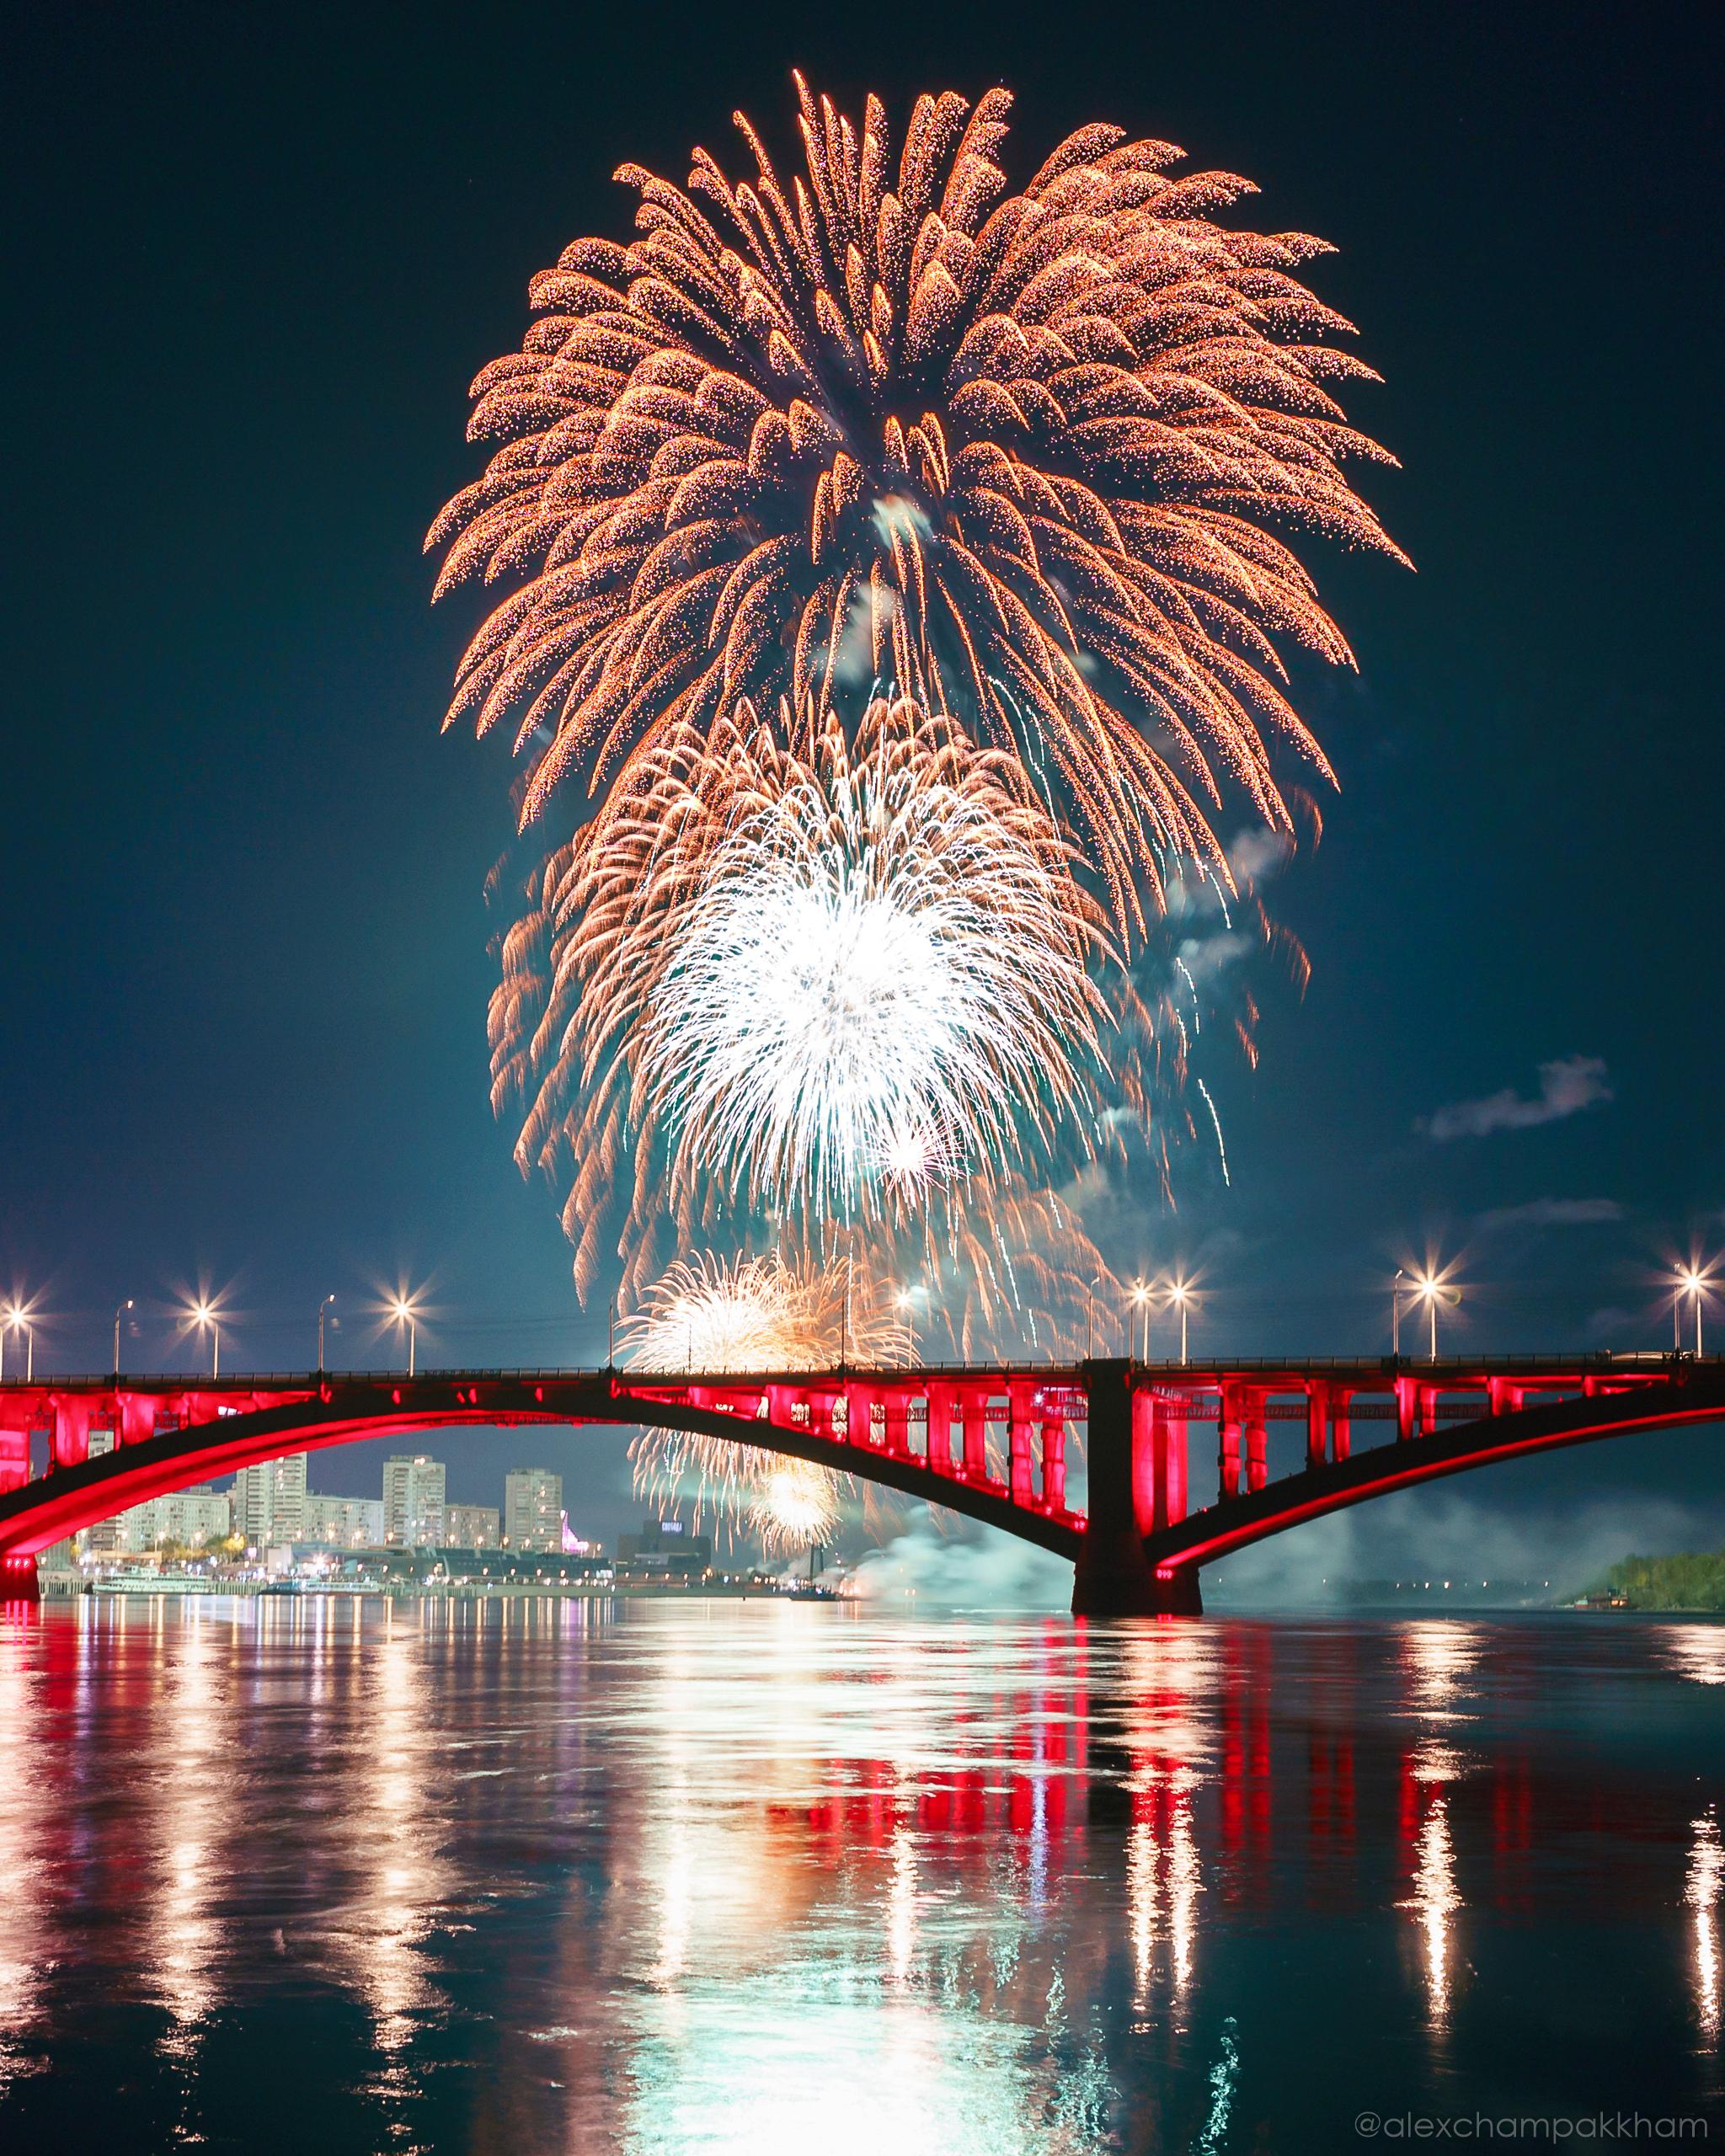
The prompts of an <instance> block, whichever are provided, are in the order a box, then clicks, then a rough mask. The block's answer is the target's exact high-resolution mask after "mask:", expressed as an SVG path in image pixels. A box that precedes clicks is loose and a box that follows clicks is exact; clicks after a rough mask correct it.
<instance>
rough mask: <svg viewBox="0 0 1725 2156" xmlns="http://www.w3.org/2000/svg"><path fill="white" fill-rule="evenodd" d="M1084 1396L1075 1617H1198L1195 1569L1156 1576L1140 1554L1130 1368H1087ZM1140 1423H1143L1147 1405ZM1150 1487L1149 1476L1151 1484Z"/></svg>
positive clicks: (1110, 1364)
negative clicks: (1086, 1415)
mask: <svg viewBox="0 0 1725 2156" xmlns="http://www.w3.org/2000/svg"><path fill="white" fill-rule="evenodd" d="M1084 1380H1085V1385H1086V1389H1087V1391H1088V1393H1089V1396H1090V1421H1089V1444H1088V1446H1087V1454H1088V1465H1089V1488H1090V1502H1089V1511H1090V1524H1089V1527H1088V1529H1087V1530H1086V1533H1085V1536H1084V1541H1083V1545H1082V1547H1081V1549H1080V1550H1079V1553H1078V1562H1077V1564H1076V1566H1075V1568H1074V1571H1073V1575H1072V1614H1073V1615H1074V1616H1075V1617H1199V1616H1202V1615H1203V1614H1204V1604H1203V1600H1202V1598H1201V1597H1200V1595H1199V1588H1198V1568H1197V1566H1195V1565H1183V1566H1178V1567H1169V1568H1168V1572H1169V1576H1168V1577H1167V1578H1166V1579H1163V1578H1160V1577H1158V1576H1157V1574H1156V1572H1154V1571H1153V1570H1152V1569H1151V1564H1150V1561H1149V1560H1148V1559H1147V1558H1146V1556H1145V1554H1144V1533H1143V1529H1141V1528H1140V1525H1139V1521H1138V1509H1139V1508H1138V1495H1137V1493H1138V1490H1139V1488H1140V1487H1141V1486H1142V1484H1143V1482H1144V1480H1145V1478H1144V1477H1142V1476H1140V1475H1139V1474H1138V1473H1137V1472H1136V1465H1137V1463H1136V1461H1135V1456H1134V1455H1135V1451H1136V1445H1135V1435H1136V1429H1135V1425H1136V1424H1137V1423H1138V1422H1139V1420H1140V1417H1139V1413H1138V1411H1137V1407H1136V1403H1135V1399H1134V1396H1133V1390H1132V1382H1131V1365H1130V1364H1129V1363H1127V1362H1126V1361H1124V1359H1120V1360H1115V1359H1110V1360H1108V1361H1095V1362H1087V1363H1086V1364H1085V1365H1084ZM1143 1422H1144V1423H1145V1424H1146V1438H1147V1437H1148V1436H1149V1434H1150V1433H1149V1428H1148V1425H1149V1424H1150V1423H1151V1412H1150V1411H1149V1408H1148V1403H1147V1402H1146V1412H1145V1414H1144V1416H1143ZM1150 1481H1151V1489H1152V1491H1153V1489H1154V1476H1153V1474H1152V1476H1151V1478H1150Z"/></svg>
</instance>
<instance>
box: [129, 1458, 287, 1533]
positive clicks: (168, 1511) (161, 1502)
mask: <svg viewBox="0 0 1725 2156" xmlns="http://www.w3.org/2000/svg"><path fill="white" fill-rule="evenodd" d="M302 1456H303V1455H302ZM135 1509H136V1511H137V1512H138V1513H142V1514H143V1516H144V1517H143V1519H142V1527H143V1530H144V1532H143V1540H142V1545H141V1546H142V1548H144V1549H146V1550H153V1549H154V1548H155V1547H156V1546H157V1545H158V1543H163V1542H177V1543H179V1544H180V1545H183V1546H184V1548H186V1549H194V1548H195V1547H196V1546H197V1545H198V1544H199V1543H200V1542H220V1541H222V1540H223V1539H224V1537H226V1536H227V1534H231V1533H232V1526H233V1499H232V1496H231V1494H230V1493H229V1492H227V1491H226V1490H212V1489H211V1487H210V1486H209V1484H208V1483H207V1482H200V1483H199V1485H198V1486H197V1487H196V1488H195V1489H194V1490H170V1491H169V1492H168V1494H167V1496H166V1497H152V1498H151V1500H150V1502H149V1503H148V1504H147V1505H139V1506H137V1507H136V1508H135Z"/></svg>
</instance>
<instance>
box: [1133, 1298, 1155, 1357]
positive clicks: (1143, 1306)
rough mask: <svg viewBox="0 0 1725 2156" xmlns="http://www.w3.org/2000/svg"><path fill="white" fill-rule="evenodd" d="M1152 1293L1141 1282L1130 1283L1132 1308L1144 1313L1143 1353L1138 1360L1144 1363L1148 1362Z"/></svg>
mask: <svg viewBox="0 0 1725 2156" xmlns="http://www.w3.org/2000/svg"><path fill="white" fill-rule="evenodd" d="M1153 1293H1154V1291H1153V1290H1152V1289H1150V1288H1149V1287H1147V1286H1146V1284H1145V1283H1144V1282H1143V1281H1142V1280H1135V1281H1134V1282H1133V1283H1132V1307H1133V1309H1134V1310H1142V1311H1143V1313H1144V1322H1143V1331H1144V1353H1143V1354H1142V1356H1141V1357H1140V1361H1142V1362H1146V1363H1147V1362H1148V1361H1149V1360H1150V1305H1151V1297H1152V1294H1153Z"/></svg>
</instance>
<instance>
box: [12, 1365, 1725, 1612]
mask: <svg viewBox="0 0 1725 2156" xmlns="http://www.w3.org/2000/svg"><path fill="white" fill-rule="evenodd" d="M1712 1421H1725V1360H1722V1358H1720V1357H1718V1356H1708V1357H1705V1358H1702V1357H1696V1356H1688V1355H1680V1354H1656V1355H1644V1356H1641V1355H1638V1356H1621V1355H1594V1356H1580V1357H1573V1356H1572V1357H1562V1356H1502V1357H1495V1358H1474V1359H1465V1358H1445V1359H1440V1360H1431V1361H1428V1360H1423V1359H1421V1360H1414V1359H1412V1358H1407V1357H1402V1358H1394V1357H1387V1358H1383V1359H1381V1360H1354V1361H1350V1360H1342V1359H1328V1360H1319V1361H1303V1362H1302V1361H1286V1362H1231V1363H1226V1364H1223V1363H1217V1364H1178V1363H1174V1364H1158V1363H1138V1362H1128V1361H1124V1360H1119V1359H1092V1360H1088V1361H1085V1362H1081V1363H1076V1364H1068V1365H1049V1364H1039V1365H1031V1364H1021V1365H1015V1366H1011V1365H1001V1366H999V1367H993V1366H991V1367H987V1368H979V1367H976V1366H975V1365H969V1366H966V1367H964V1368H957V1367H949V1366H928V1367H924V1368H921V1369H849V1368H846V1369H837V1370H832V1371H826V1372H820V1371H794V1372H783V1371H780V1372H772V1371H768V1372H761V1373H756V1374H738V1373H734V1372H727V1373H723V1374H700V1373H698V1372H689V1371H683V1372H678V1373H675V1374H672V1373H650V1372H644V1371H636V1370H630V1371H621V1370H608V1369H607V1370H585V1371H583V1370H575V1371H570V1370H440V1371H427V1372H425V1373H424V1374H421V1375H419V1376H414V1377H403V1376H399V1375H397V1374H391V1373H384V1374H369V1375H336V1374H324V1373H322V1372H313V1373H311V1374H295V1375H267V1376H264V1375H254V1376H249V1377H226V1378H222V1379H219V1380H217V1379H214V1378H202V1377H184V1376H179V1377H150V1378H145V1377H137V1378H134V1377H126V1376H104V1377H67V1378H52V1379H49V1380H45V1381H43V1382H40V1383H19V1382H17V1381H15V1380H7V1381H4V1382H3V1383H0V1598H34V1597H35V1594H36V1593H37V1582H36V1558H37V1556H38V1554H39V1552H40V1551H41V1550H45V1549H46V1548H48V1547H49V1546H50V1545H51V1544H53V1543H56V1542H57V1541H60V1540H62V1539H64V1538H65V1537H67V1536H68V1535H71V1534H76V1533H77V1531H78V1530H79V1529H83V1528H86V1527H90V1526H93V1525H94V1524H96V1523H97V1522H98V1521H100V1520H104V1519H107V1518H111V1517H112V1516H113V1515H114V1514H115V1513H118V1512H121V1511H124V1510H126V1508H128V1507H130V1506H132V1505H136V1504H141V1503H142V1502H144V1501H145V1500H146V1499H147V1498H149V1497H159V1496H162V1495H163V1494H165V1493H167V1492H170V1491H174V1490H178V1489H183V1488H184V1487H185V1486H187V1485H188V1484H190V1483H193V1482H201V1481H207V1480H209V1479H210V1478H211V1476H218V1475H226V1474H229V1473H231V1472H232V1471H233V1470H236V1469H238V1468H241V1467H245V1466H248V1465H253V1464H254V1463H256V1462H258V1461H261V1460H275V1459H278V1458H280V1456H281V1455H282V1454H284V1453H291V1452H302V1451H311V1450H315V1449H318V1448H320V1447H323V1446H325V1445H335V1444H351V1443H353V1442H355V1440H358V1439H360V1438H383V1437H404V1438H418V1437H420V1436H423V1435H425V1433H430V1432H431V1431H435V1430H446V1429H451V1428H461V1427H462V1426H464V1425H472V1426H480V1427H485V1428H515V1427H521V1426H531V1425H533V1424H559V1425H563V1426H570V1425H576V1424H585V1423H610V1424H614V1425H624V1426H630V1427H651V1428H661V1429H671V1430H685V1431H690V1432H694V1433H701V1434H704V1435H708V1436H713V1437H720V1438H731V1439H734V1440H735V1441H736V1442H737V1443H739V1444H748V1445H754V1446H758V1447H760V1448H761V1449H763V1450H766V1451H769V1452H774V1453H779V1454H787V1455H789V1456H791V1457H793V1458H796V1459H799V1460H813V1461H815V1462H817V1463H819V1464H820V1465H822V1466H825V1467H831V1468H836V1469H837V1470H840V1471H841V1472H843V1473H846V1474H851V1475H855V1476H862V1477H864V1478H866V1479H868V1480H869V1481H874V1482H879V1483H882V1484H884V1485H885V1486H887V1487H889V1488H890V1489H895V1490H898V1491H900V1492H904V1493H905V1495H907V1496H910V1497H921V1498H925V1499H927V1501H928V1502H930V1503H932V1504H939V1505H944V1506H946V1507H948V1508H949V1509H950V1510H952V1511H953V1512H957V1513H963V1514H964V1515H965V1516H966V1517H967V1518H971V1519H976V1520H981V1521H984V1522H985V1523H986V1524H988V1525H990V1526H993V1527H998V1528H1002V1529H1005V1530H1006V1531H1007V1533H1008V1534H1017V1535H1019V1536H1021V1537H1022V1538H1023V1540H1026V1541H1029V1542H1033V1543H1036V1544H1039V1545H1040V1546H1041V1547H1042V1548H1044V1549H1045V1550H1052V1551H1054V1552H1055V1554H1056V1555H1057V1556H1062V1557H1065V1558H1066V1559H1068V1560H1069V1561H1071V1565H1072V1566H1073V1591H1072V1608H1073V1610H1074V1612H1075V1613H1076V1614H1079V1615H1083V1616H1136V1615H1193V1616H1195V1615H1198V1614H1200V1612H1201V1609H1202V1606H1203V1605H1202V1599H1201V1597H1200V1593H1199V1567H1200V1566H1204V1565H1206V1564H1211V1563H1214V1562H1215V1561H1217V1560H1218V1559H1220V1558H1222V1557H1224V1556H1228V1555H1229V1554H1230V1553H1231V1552H1232V1551H1234V1550H1240V1549H1243V1548H1244V1547H1245V1546H1246V1545H1247V1544H1249V1543H1252V1542H1256V1541H1258V1540H1262V1539H1263V1537H1264V1536H1266V1535H1270V1534H1279V1533H1280V1532H1281V1531H1282V1530H1283V1529H1286V1528H1290V1527H1295V1526H1298V1525H1300V1524H1303V1523H1304V1522H1306V1521H1307V1520H1311V1519H1317V1518H1322V1516H1323V1515H1324V1514H1326V1513H1332V1512H1337V1511H1340V1510H1342V1509H1343V1508H1345V1507H1347V1506H1349V1505H1357V1504H1360V1503H1363V1502H1365V1501H1366V1500H1368V1499H1370V1498H1372V1497H1384V1496H1386V1495H1388V1494H1389V1493H1390V1492H1392V1491H1397V1490H1406V1489H1411V1488H1413V1487H1414V1486H1417V1485H1418V1484H1419V1483H1422V1482H1428V1481H1434V1480H1436V1479H1437V1478H1438V1477H1439V1476H1448V1475H1455V1474H1460V1473H1462V1472H1464V1471H1465V1470H1467V1469H1470V1468H1474V1467H1483V1466H1488V1465H1494V1464H1496V1463H1497V1462H1498V1461H1501V1460H1512V1459H1517V1458H1519V1457H1521V1456H1523V1455H1525V1454H1534V1453H1539V1452H1547V1451H1551V1450H1555V1449H1558V1448H1560V1447H1562V1446H1567V1445H1576V1444H1587V1443H1589V1442H1590V1441H1591V1440H1593V1439H1595V1438H1609V1437H1616V1436H1620V1435H1623V1434H1626V1433H1629V1432H1631V1431H1636V1430H1647V1429H1654V1428H1666V1427H1670V1426H1673V1425H1676V1424H1680V1423H1685V1422H1712ZM1273 1422H1295V1423H1297V1424H1298V1425H1300V1428H1301V1434H1302V1436H1303V1438H1304V1444H1303V1447H1302V1453H1303V1458H1302V1460H1301V1464H1300V1465H1299V1466H1298V1467H1297V1468H1295V1470H1293V1471H1292V1472H1291V1473H1289V1474H1286V1475H1283V1476H1279V1477H1278V1478H1277V1479H1276V1480H1274V1481H1272V1480H1271V1479H1270V1476H1269V1465H1268V1429H1269V1426H1270V1424H1272V1423H1273ZM1368 1424H1369V1425H1370V1426H1372V1428H1374V1430H1376V1429H1378V1428H1382V1430H1383V1439H1382V1441H1381V1442H1378V1443H1374V1444H1360V1445H1359V1446H1357V1447H1356V1444H1355V1442H1354V1438H1355V1433H1356V1430H1357V1429H1358V1428H1359V1426H1361V1425H1368ZM1194 1425H1196V1426H1197V1428H1198V1429H1199V1431H1201V1432H1203V1433H1204V1436H1203V1438H1202V1439H1201V1440H1200V1441H1199V1442H1200V1444H1201V1449H1202V1450H1203V1451H1204V1452H1206V1453H1207V1452H1208V1450H1209V1449H1210V1433H1211V1432H1214V1437H1215V1464H1216V1496H1215V1500H1214V1502H1211V1503H1210V1504H1208V1505H1204V1506H1202V1507H1199V1508H1196V1509H1194V1508H1192V1507H1191V1506H1190V1505H1189V1504H1188V1478H1189V1476H1190V1474H1191V1470H1192V1468H1193V1465H1194ZM1079 1433H1081V1438H1080V1439H1079V1442H1080V1443H1081V1449H1082V1466H1081V1472H1082V1476H1083V1481H1084V1492H1083V1503H1082V1506H1081V1507H1077V1506H1075V1505H1074V1504H1072V1503H1071V1502H1069V1492H1068V1488H1067V1468H1068V1438H1069V1436H1072V1437H1074V1438H1079ZM43 1438H45V1451H46V1461H47V1464H46V1467H45V1471H44V1472H42V1473H41V1474H40V1475H34V1476H33V1475H32V1472H31V1462H32V1448H33V1440H37V1439H43ZM1075 1451H1076V1446H1075ZM1075 1479H1076V1478H1075ZM1075 1494H1076V1493H1075Z"/></svg>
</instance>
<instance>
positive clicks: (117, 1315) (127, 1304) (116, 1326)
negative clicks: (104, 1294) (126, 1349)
mask: <svg viewBox="0 0 1725 2156" xmlns="http://www.w3.org/2000/svg"><path fill="white" fill-rule="evenodd" d="M130 1309H131V1296H130V1295H128V1296H127V1297H126V1300H125V1301H124V1302H123V1303H122V1304H121V1305H120V1308H119V1309H118V1310H115V1313H114V1374H115V1377H118V1376H119V1375H120V1320H121V1318H123V1317H124V1316H125V1315H126V1312H127V1311H128V1310H130Z"/></svg>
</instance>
